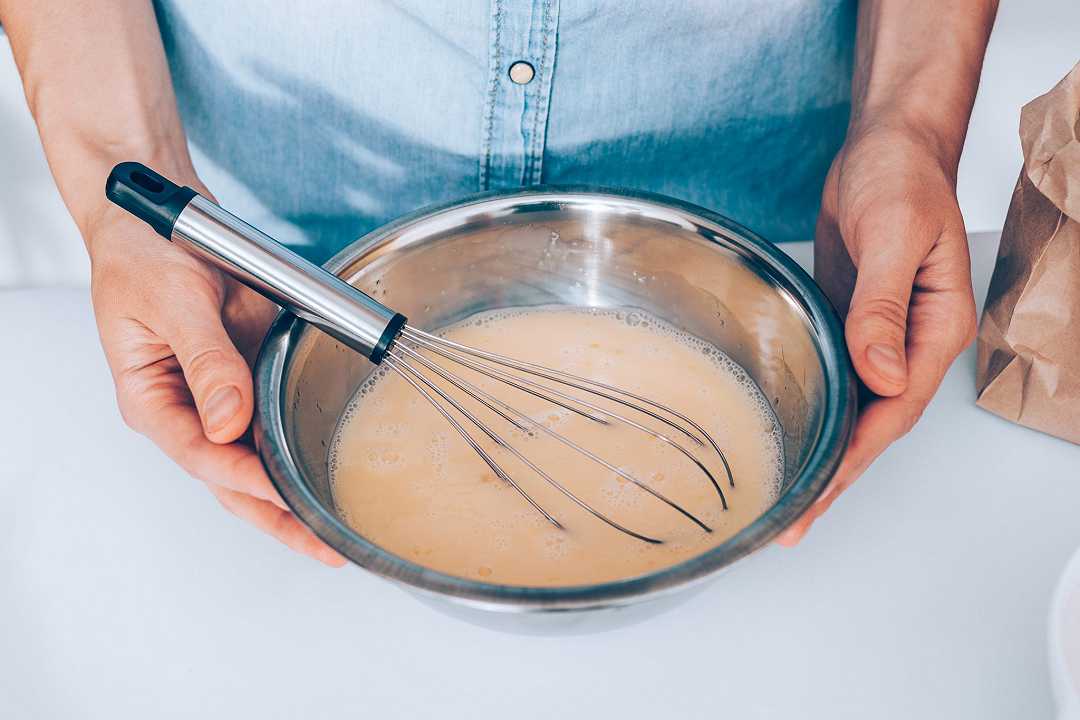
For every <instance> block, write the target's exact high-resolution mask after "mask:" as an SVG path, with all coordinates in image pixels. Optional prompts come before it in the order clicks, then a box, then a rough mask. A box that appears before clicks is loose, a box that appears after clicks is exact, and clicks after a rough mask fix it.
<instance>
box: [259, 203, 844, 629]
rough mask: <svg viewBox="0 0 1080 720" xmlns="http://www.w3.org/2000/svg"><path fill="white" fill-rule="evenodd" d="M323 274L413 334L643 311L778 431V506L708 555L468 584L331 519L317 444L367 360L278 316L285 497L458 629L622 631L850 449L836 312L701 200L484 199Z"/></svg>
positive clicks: (418, 222) (772, 525)
mask: <svg viewBox="0 0 1080 720" xmlns="http://www.w3.org/2000/svg"><path fill="white" fill-rule="evenodd" d="M328 267H329V269H330V270H331V271H332V272H334V273H336V274H338V275H339V276H341V277H343V278H345V279H346V280H347V281H349V282H351V283H353V284H354V285H356V286H358V287H360V288H362V289H363V290H365V291H366V292H367V293H369V294H370V295H372V296H373V297H375V298H376V299H378V300H380V301H381V302H383V303H385V304H387V305H388V306H390V307H392V308H394V309H396V310H398V311H400V312H402V313H404V314H405V315H407V316H408V317H409V322H410V324H411V325H413V326H414V327H420V328H423V329H434V328H439V327H441V326H444V325H447V324H449V323H453V322H455V321H457V320H461V319H463V318H465V317H467V316H469V315H472V314H474V313H477V312H480V311H484V310H490V309H494V308H503V307H522V306H535V305H552V304H563V305H577V306H593V307H630V308H640V309H643V310H646V311H648V312H650V313H652V314H654V315H656V316H658V317H660V318H663V319H664V320H667V321H668V322H670V323H672V324H674V325H676V326H678V327H680V328H683V329H684V330H687V331H689V332H691V333H693V334H694V335H697V336H698V337H700V338H703V339H705V340H707V341H709V342H711V343H713V344H715V345H716V346H718V347H720V348H721V349H722V350H724V351H725V352H726V353H727V354H728V355H730V356H731V357H732V358H733V359H734V360H735V361H737V362H738V363H739V364H740V365H742V366H743V367H744V368H746V370H747V371H748V372H749V373H750V375H751V376H752V377H753V379H754V380H755V381H756V382H757V384H758V386H759V387H760V388H761V389H762V391H764V393H765V395H766V396H767V397H768V399H769V401H770V402H771V403H772V406H773V410H774V411H775V413H776V416H777V418H778V419H779V420H780V423H781V425H782V426H783V429H784V433H783V438H784V468H785V477H784V482H783V486H782V490H781V493H780V495H779V498H778V500H777V501H776V503H775V504H774V505H773V506H772V507H771V508H770V509H769V510H768V511H767V512H765V514H764V515H762V516H761V517H760V518H758V519H757V520H756V521H754V522H753V523H752V524H751V525H749V526H748V527H746V528H745V529H743V530H742V531H741V532H739V533H738V534H736V535H735V536H734V537H732V538H731V539H729V540H728V541H726V542H724V543H723V544H721V545H720V546H718V547H716V548H714V549H712V550H710V551H708V552H705V553H704V554H702V555H699V556H697V557H695V558H693V559H691V560H688V561H686V562H683V563H681V564H679V565H676V566H674V567H670V568H667V569H664V570H660V571H657V572H653V573H650V574H647V575H644V576H640V577H635V578H630V579H627V580H620V581H618V582H605V583H598V584H595V585H586V586H575V587H557V588H526V587H513V586H506V585H497V584H491V583H484V582H478V581H475V580H466V579H463V578H458V577H453V576H451V575H446V574H444V573H440V572H436V571H433V570H430V569H427V568H424V567H422V566H420V565H417V564H415V563H413V562H411V561H409V560H407V559H404V558H401V557H398V556H396V555H394V554H392V553H390V552H388V551H386V550H384V549H382V548H380V547H378V546H376V545H374V544H372V543H370V542H368V541H367V540H366V539H364V538H363V537H362V536H361V535H359V534H358V533H357V532H355V531H354V530H352V529H351V528H350V527H349V526H348V525H347V524H346V523H345V522H343V521H342V519H341V518H340V517H339V515H338V513H337V512H336V511H335V508H334V502H333V499H332V497H331V493H330V478H329V476H328V471H327V449H328V447H329V445H330V441H331V438H332V436H333V433H334V430H335V428H336V426H337V422H338V419H339V417H340V416H341V414H342V412H343V410H344V408H345V405H346V404H347V403H348V401H349V400H350V398H351V397H352V395H353V392H354V390H355V389H356V387H357V386H358V385H359V384H360V383H361V381H363V379H364V378H365V377H366V376H367V375H368V374H369V373H370V372H371V370H372V368H373V366H372V365H371V364H370V363H369V362H368V361H367V360H366V359H364V358H363V357H361V356H360V355H358V354H357V353H355V352H352V351H349V350H347V349H346V348H345V347H343V346H342V345H341V344H340V343H338V342H337V341H335V340H333V339H332V338H330V337H329V336H327V335H324V334H322V333H320V332H318V331H316V330H314V329H313V328H311V327H309V326H307V325H306V324H305V323H304V322H302V321H300V320H297V319H296V318H295V317H293V316H291V315H287V314H283V315H282V316H280V317H279V318H278V319H277V321H276V322H275V323H274V325H273V327H272V328H271V330H270V333H269V335H268V336H267V339H266V342H265V344H264V346H263V349H262V352H261V354H260V356H259V360H258V363H257V366H256V370H255V376H256V388H255V390H256V419H255V439H256V442H257V445H258V448H259V453H260V455H261V456H262V459H263V462H264V464H265V465H266V468H267V470H268V471H269V474H270V477H271V479H272V480H273V482H274V484H275V486H276V487H277V489H278V491H279V492H280V493H281V495H282V497H283V498H284V499H285V501H286V502H287V503H288V505H289V506H290V507H291V508H292V509H293V511H294V512H295V513H296V515H297V516H298V517H299V518H300V519H301V520H303V522H305V523H306V524H307V525H308V526H309V527H311V529H312V530H314V531H315V533H316V534H317V535H318V536H319V537H320V538H322V539H323V540H324V541H326V543H327V544H329V545H330V546H331V547H333V548H334V549H336V550H337V551H338V552H340V553H341V554H342V555H344V556H345V557H347V558H348V559H349V560H351V561H352V562H354V563H356V564H357V565H360V566H361V567H364V568H367V569H368V570H370V571H372V572H374V573H377V574H378V575H382V576H384V577H386V578H390V579H392V580H395V581H397V582H399V583H403V584H404V585H405V586H407V587H408V588H411V589H415V590H419V591H421V592H420V594H421V596H422V597H423V598H424V599H428V600H440V601H449V603H450V604H451V605H452V606H456V607H457V608H459V612H460V613H461V614H464V615H465V616H466V618H467V619H472V620H476V619H477V618H478V617H479V618H481V621H482V622H484V623H485V624H489V625H490V624H493V623H496V624H498V623H506V622H509V623H510V624H511V627H513V628H515V629H525V630H527V629H530V628H539V629H543V628H544V627H546V626H547V625H549V624H551V623H553V622H555V623H558V624H559V625H562V626H566V625H573V624H575V623H577V622H579V621H580V619H581V618H582V617H583V616H585V615H589V616H591V617H592V618H595V616H597V615H602V614H604V613H601V612H591V613H581V612H573V613H567V612H559V613H555V612H551V611H569V610H574V611H580V610H592V611H599V610H601V609H606V610H607V611H608V612H607V613H606V614H608V615H612V616H618V618H619V619H618V620H617V621H616V622H623V621H625V620H628V619H635V618H636V617H638V616H640V615H641V614H643V613H648V612H654V611H656V610H657V609H659V608H660V607H661V606H662V605H663V604H664V603H662V602H655V601H657V600H658V599H668V598H669V597H670V596H671V594H672V592H673V591H675V590H678V589H685V588H687V587H690V586H692V585H697V584H700V583H698V582H696V581H701V580H703V579H704V578H706V577H707V576H713V575H715V574H716V572H717V571H718V570H720V569H721V568H724V567H727V566H729V565H731V563H733V562H735V561H736V560H738V559H740V558H742V557H744V556H746V555H748V554H750V553H751V552H753V551H755V550H757V549H758V548H761V547H762V546H763V545H765V544H767V543H768V542H769V541H770V540H772V539H773V538H774V537H775V536H776V535H777V534H778V533H779V532H780V531H781V530H783V529H784V528H785V527H787V526H788V525H789V524H790V523H792V522H793V521H794V520H795V519H796V518H798V517H799V516H800V515H801V514H802V513H803V511H804V510H806V509H807V508H808V507H809V506H810V505H811V503H812V502H813V501H814V499H815V498H817V496H818V495H819V494H820V493H821V491H822V490H823V489H824V488H825V485H826V484H827V482H828V480H829V478H830V477H831V476H832V474H833V472H834V471H835V469H836V467H837V464H838V463H839V461H840V457H841V455H842V453H843V451H844V449H845V447H846V445H847V442H848V438H849V435H850V432H851V428H852V425H853V421H854V418H855V385H854V382H853V375H852V372H851V369H850V364H849V362H848V357H847V352H846V350H845V346H844V335H843V332H842V329H841V326H840V323H839V320H838V318H837V317H836V314H835V312H834V311H833V309H832V307H831V306H830V305H829V303H828V301H827V300H826V299H825V297H824V296H823V295H822V293H821V291H820V290H819V288H818V287H817V286H816V285H815V284H814V282H813V280H811V279H810V277H808V276H807V275H806V273H805V272H803V271H802V270H801V269H800V268H799V267H798V266H797V265H796V264H795V263H794V262H792V261H791V260H790V259H789V258H788V257H787V256H786V255H785V254H784V253H783V252H782V251H780V250H778V249H777V248H775V247H774V246H772V245H770V244H769V243H767V242H766V241H764V240H762V239H761V238H759V237H757V236H756V235H754V234H753V233H751V232H749V231H747V230H746V229H744V228H742V227H740V226H738V225H737V224H735V223H733V222H731V221H730V220H727V219H726V218H723V217H720V216H718V215H716V214H714V213H711V212H708V211H706V210H704V209H702V208H698V207H695V206H691V205H688V204H685V203H681V202H678V201H675V200H672V199H670V198H665V197H661V196H656V195H645V194H640V193H626V192H615V191H597V190H589V189H579V188H544V189H530V190H524V191H518V192H509V193H496V194H487V195H481V196H477V197H475V198H471V199H468V200H465V201H463V202H459V203H455V204H452V205H447V206H443V207H439V208H435V209H430V210H425V211H421V212H420V213H417V214H414V215H412V216H410V217H406V218H403V219H401V220H399V221H397V222H394V223H392V224H390V225H388V226H386V227H384V228H381V229H379V230H376V231H375V232H373V233H371V234H369V235H367V236H365V237H363V238H361V239H359V240H357V241H356V242H354V243H353V244H352V245H350V246H349V247H347V248H345V249H344V250H343V251H341V252H340V253H338V255H337V256H336V257H334V258H333V259H332V260H331V261H330V262H329V263H328ZM552 342H558V339H557V338H552ZM453 541H454V540H453V538H447V542H453ZM646 600H650V601H654V602H650V603H643V602H642V601H646ZM442 604H443V605H444V606H445V605H446V603H442ZM630 606H634V607H633V608H630ZM628 608H630V609H628ZM489 610H501V611H519V612H517V613H515V618H514V619H513V620H508V619H505V618H506V614H505V613H503V614H502V616H501V617H503V618H504V619H502V620H500V619H498V618H497V617H496V614H493V613H485V612H483V611H489ZM521 611H540V612H521ZM543 611H547V612H543ZM589 622H590V623H591V624H594V625H595V624H596V623H595V622H594V620H593V619H590V620H589Z"/></svg>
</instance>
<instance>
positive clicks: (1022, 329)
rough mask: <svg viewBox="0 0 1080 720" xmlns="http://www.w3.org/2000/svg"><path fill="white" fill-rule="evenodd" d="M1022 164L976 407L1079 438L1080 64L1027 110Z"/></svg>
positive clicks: (983, 326) (989, 313)
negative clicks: (977, 405)
mask: <svg viewBox="0 0 1080 720" xmlns="http://www.w3.org/2000/svg"><path fill="white" fill-rule="evenodd" d="M1020 140H1021V144H1022V145H1023V148H1024V167H1023V168H1022V169H1021V171H1020V179H1019V180H1018V181H1017V183H1016V188H1015V190H1013V196H1012V203H1011V204H1010V206H1009V213H1008V216H1007V217H1006V218H1005V227H1004V229H1003V230H1002V234H1001V246H1000V247H999V249H998V257H997V265H995V267H994V275H993V277H992V278H991V280H990V290H989V292H988V293H987V296H986V305H985V308H984V310H983V317H982V322H981V323H980V326H979V336H978V352H979V361H978V370H977V374H976V386H977V390H978V401H977V402H978V404H979V405H980V406H981V407H983V408H985V409H987V410H989V411H991V412H993V413H996V414H998V415H1000V416H1002V417H1004V418H1006V419H1008V420H1011V421H1013V422H1016V423H1019V424H1021V425H1026V426H1028V427H1031V428H1035V429H1036V430H1041V431H1043V432H1046V433H1049V434H1051V435H1056V436H1057V437H1061V438H1065V439H1066V440H1070V441H1072V442H1074V443H1080V64H1077V66H1076V67H1074V68H1073V69H1072V72H1070V73H1069V74H1068V75H1066V76H1065V78H1064V79H1063V80H1062V81H1061V82H1060V83H1058V84H1057V86H1055V87H1054V89H1053V90H1051V91H1050V92H1048V93H1047V94H1045V95H1043V96H1042V97H1039V98H1036V99H1035V100H1032V101H1031V102H1030V103H1028V104H1027V105H1025V106H1024V109H1023V112H1022V113H1021V116H1020Z"/></svg>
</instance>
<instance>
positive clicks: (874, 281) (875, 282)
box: [844, 248, 918, 396]
mask: <svg viewBox="0 0 1080 720" xmlns="http://www.w3.org/2000/svg"><path fill="white" fill-rule="evenodd" d="M882 250H883V251H879V250H878V249H877V248H875V251H876V252H872V253H864V256H863V257H862V258H860V262H859V269H858V275H857V276H856V279H855V290H854V292H853V293H852V295H851V305H850V307H849V309H848V316H847V323H846V325H845V328H844V331H845V335H846V337H847V344H848V351H849V352H850V353H851V361H852V363H853V364H854V365H855V372H857V373H858V374H859V378H860V379H862V381H863V383H865V384H866V386H867V387H868V388H869V389H870V390H871V391H873V392H874V393H876V394H878V395H885V396H893V395H899V394H900V393H902V392H904V390H905V388H907V382H908V371H907V352H906V346H905V339H906V337H907V317H908V303H909V302H910V300H911V286H912V283H913V282H914V280H915V273H916V271H917V270H918V262H917V260H916V261H913V260H912V259H910V257H904V255H909V254H908V253H904V252H903V251H902V249H901V250H900V251H899V252H897V251H896V249H895V248H888V249H882Z"/></svg>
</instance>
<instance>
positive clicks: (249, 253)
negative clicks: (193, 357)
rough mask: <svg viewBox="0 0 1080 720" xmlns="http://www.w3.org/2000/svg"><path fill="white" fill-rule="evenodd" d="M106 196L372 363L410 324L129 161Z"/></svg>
mask: <svg viewBox="0 0 1080 720" xmlns="http://www.w3.org/2000/svg"><path fill="white" fill-rule="evenodd" d="M105 195H106V197H108V198H109V200H111V201H112V202H114V203H115V204H117V205H119V206H120V207H122V208H123V209H125V210H127V211H128V212H130V213H131V214H132V215H134V216H135V217H138V218H140V219H141V220H144V221H145V222H147V223H148V224H149V225H150V226H151V227H152V228H154V230H156V231H157V232H158V234H160V235H162V236H163V237H165V238H167V239H169V240H171V241H172V242H175V243H177V244H179V245H182V246H183V247H184V249H186V250H187V251H188V252H190V253H192V254H193V255H195V256H196V257H199V258H200V259H202V260H205V261H206V262H208V263H210V264H211V265H214V266H215V267H217V268H219V269H221V270H222V271H223V272H226V273H228V274H229V275H232V276H233V277H235V278H236V279H237V280H239V281H240V282H242V283H243V284H245V285H247V286H248V287H250V288H251V289H253V290H255V291H256V292H258V293H260V294H262V295H265V296H266V297H267V298H269V299H270V300H273V301H274V302H276V303H277V304H279V305H281V306H283V307H284V308H286V309H287V310H289V311H290V312H292V313H293V314H295V315H297V316H298V317H300V318H302V319H304V320H306V321H307V322H309V323H311V324H312V325H314V326H315V327H317V328H319V329H320V330H322V331H323V332H326V333H327V334H329V335H332V336H333V337H335V338H337V339H338V340H340V341H341V342H343V343H345V344H346V345H348V346H349V347H351V348H353V349H355V350H356V351H358V352H360V353H361V354H363V355H364V356H365V357H367V358H369V359H370V360H371V361H372V362H374V363H379V362H381V361H382V359H383V356H384V355H385V353H386V350H387V348H388V347H389V346H390V343H391V342H393V340H394V338H396V337H397V336H398V334H399V333H400V332H401V328H402V327H403V326H404V325H405V322H406V319H405V316H404V315H402V314H400V313H397V312H395V311H393V310H391V309H390V308H388V307H386V306H385V305H383V304H382V303H380V302H379V301H377V300H375V299H374V298H372V297H370V296H369V295H367V294H366V293H364V292H363V291H361V290H358V289H357V288H354V287H353V286H352V285H350V284H348V283H347V282H345V281H344V280H342V279H341V278H339V277H337V276H335V275H333V274H331V273H329V272H327V271H326V270H324V269H322V268H321V267H319V266H318V265H316V264H315V263H312V262H310V261H308V260H305V259H304V258H302V257H301V256H300V255H297V254H296V253H294V252H293V251H292V250H289V249H288V248H287V247H285V246H284V245H282V244H281V243H279V242H277V241H276V240H274V239H273V238H271V237H270V236H269V235H266V234H265V233H263V232H261V231H259V230H258V229H256V228H254V227H252V226H251V225H249V224H247V223H246V222H244V221H243V220H241V219H240V218H238V217H236V216H235V215H233V214H232V213H230V212H228V211H227V210H225V209H224V208H222V207H221V206H219V205H217V204H216V203H214V202H212V201H210V200H208V199H207V198H205V197H203V196H202V195H199V194H198V193H197V192H196V191H195V190H193V189H191V188H189V187H181V186H179V185H176V184H175V183H173V182H170V181H169V180H167V179H166V178H165V177H163V176H161V175H160V174H158V173H156V172H154V171H153V170H151V169H150V168H148V167H146V166H145V165H142V164H140V163H136V162H125V163H120V164H119V165H117V166H116V167H114V168H113V170H112V172H111V173H109V179H108V181H107V182H106V184H105Z"/></svg>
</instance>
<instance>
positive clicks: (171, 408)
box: [85, 182, 345, 566]
mask: <svg viewBox="0 0 1080 720" xmlns="http://www.w3.org/2000/svg"><path fill="white" fill-rule="evenodd" d="M188 184H189V185H192V186H193V187H196V188H199V186H198V185H197V184H196V183H194V182H189V183H188ZM199 189H200V192H203V194H206V195H207V196H209V193H206V192H205V189H201V188H199ZM85 234H86V236H87V237H86V240H87V247H88V249H89V250H90V256H91V263H92V280H91V295H92V298H93V303H94V312H95V315H96V317H97V324H98V331H99V333H100V335H101V344H102V346H103V347H104V349H105V355H106V358H107V359H108V362H109V367H110V368H111V370H112V375H113V381H114V383H115V384H116V396H117V401H118V403H119V405H120V412H121V414H122V415H123V417H124V421H125V422H126V423H127V424H128V426H130V427H131V428H132V429H134V430H136V431H137V432H139V433H142V434H143V435H146V436H147V437H149V438H150V439H151V440H152V441H154V443H155V444H157V445H158V447H160V448H161V449H162V450H164V451H165V453H166V454H167V455H168V456H169V457H171V458H172V459H173V460H174V461H176V462H177V463H178V464H179V465H180V466H181V467H182V468H184V470H186V471H187V472H188V473H189V474H190V475H192V476H193V477H195V478H197V479H199V480H202V481H203V482H204V483H206V486H207V488H208V489H209V490H210V492H211V493H213V495H214V496H215V497H216V498H217V499H218V501H219V502H220V503H221V504H222V505H223V506H224V507H225V508H226V509H227V510H229V511H230V512H232V513H233V514H234V515H237V516H238V517H240V518H242V519H244V520H247V521H248V522H250V523H251V524H253V525H255V526H256V527H258V528H260V529H261V530H263V531H265V532H267V533H269V534H271V535H273V536H274V537H275V538H277V539H278V540H280V541H281V542H283V543H284V544H286V545H288V546H289V547H291V548H292V549H294V550H297V551H299V552H302V553H305V554H306V555H309V556H311V557H313V558H315V559H317V560H320V561H322V562H324V563H326V564H327V565H332V566H340V565H343V564H344V562H345V561H344V559H343V558H342V557H341V556H340V555H338V554H337V553H336V552H334V551H333V550H332V549H331V548H330V547H328V546H327V545H325V544H324V543H323V542H322V541H321V540H319V539H318V538H317V537H316V536H315V535H314V534H313V533H312V532H311V531H310V530H309V529H308V528H307V527H305V526H304V525H303V524H301V523H300V522H299V521H298V520H297V519H296V518H295V517H294V516H293V515H292V514H291V513H290V512H289V510H288V508H287V507H286V506H285V504H284V502H283V501H282V500H281V498H280V497H279V496H278V494H277V492H276V491H275V490H274V487H273V485H271V483H270V480H269V478H268V477H267V476H266V473H265V471H264V470H263V467H262V464H261V462H260V461H259V458H258V456H257V455H256V453H255V452H254V450H253V449H252V448H251V446H250V445H249V444H248V443H247V442H245V441H244V439H243V437H244V435H245V433H246V431H247V428H248V425H249V424H250V422H251V416H252V412H253V407H254V400H253V398H254V392H253V388H252V378H251V370H250V366H249V363H251V362H252V361H253V360H254V354H255V352H256V351H257V350H258V346H259V342H260V341H261V339H262V337H263V334H264V333H265V331H266V328H267V327H268V326H269V323H270V321H271V320H272V319H273V316H274V313H275V311H276V307H275V306H274V305H273V304H272V303H271V302H269V301H268V300H266V299H265V298H263V297H261V296H260V295H257V294H256V293H254V292H252V291H251V290H249V289H247V288H246V287H244V286H242V285H240V284H239V283H237V282H235V281H234V280H232V279H231V278H228V277H225V276H223V275H222V274H221V273H220V272H218V271H217V270H216V269H214V268H211V267H210V266H208V265H206V264H205V263H203V262H201V261H199V260H197V259H195V258H194V257H193V256H191V255H189V254H188V253H186V252H184V251H183V250H181V249H180V248H178V247H175V246H174V245H173V244H172V243H169V242H167V241H165V240H164V239H162V238H161V237H158V236H157V235H156V234H155V233H153V232H152V231H151V230H150V229H148V228H147V227H146V226H145V225H143V224H142V223H140V222H139V221H137V220H135V219H134V218H132V217H131V216H129V215H127V214H126V213H124V212H123V211H122V210H120V209H119V208H115V207H111V206H109V207H103V209H102V211H101V213H100V214H99V215H97V216H96V217H95V218H94V220H93V222H92V223H90V224H89V225H88V226H87V229H86V232H85Z"/></svg>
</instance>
